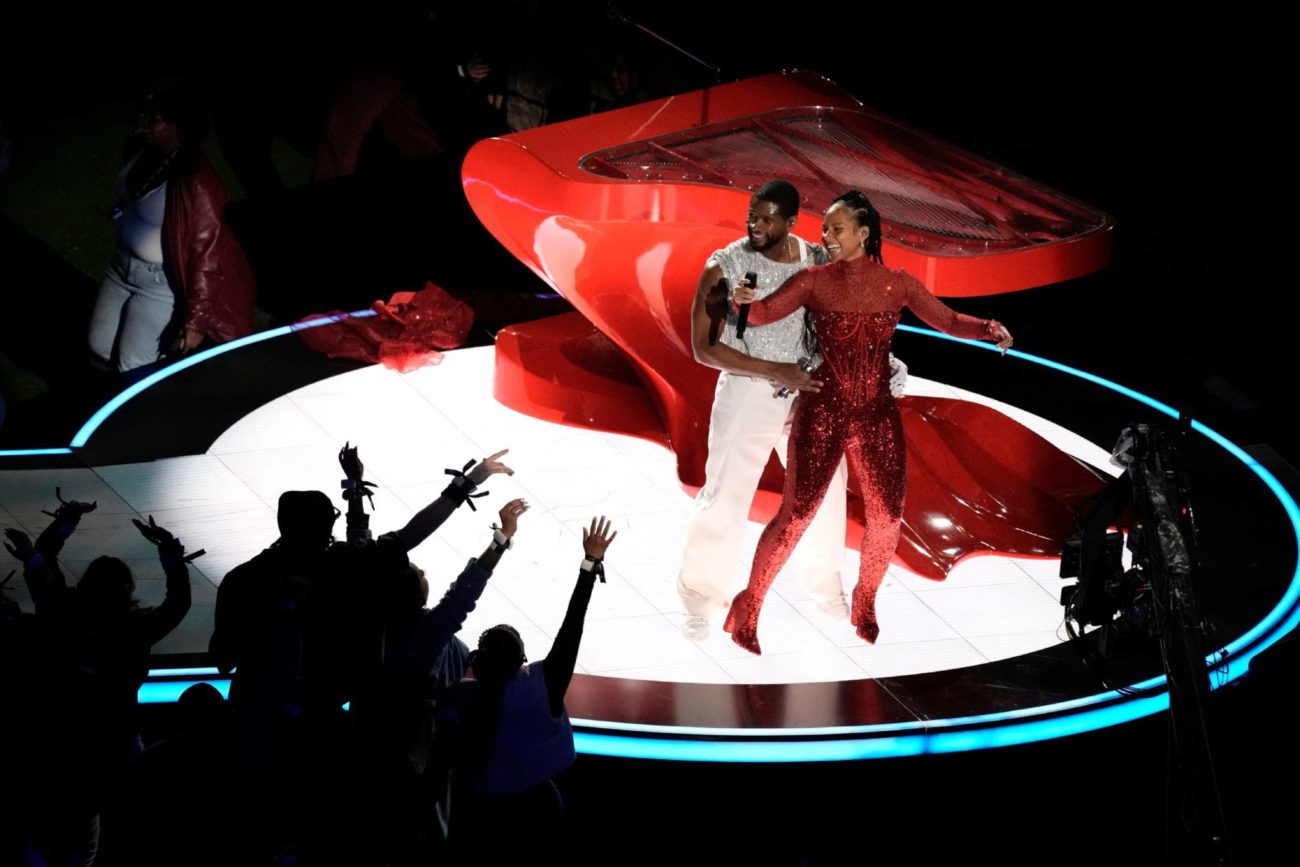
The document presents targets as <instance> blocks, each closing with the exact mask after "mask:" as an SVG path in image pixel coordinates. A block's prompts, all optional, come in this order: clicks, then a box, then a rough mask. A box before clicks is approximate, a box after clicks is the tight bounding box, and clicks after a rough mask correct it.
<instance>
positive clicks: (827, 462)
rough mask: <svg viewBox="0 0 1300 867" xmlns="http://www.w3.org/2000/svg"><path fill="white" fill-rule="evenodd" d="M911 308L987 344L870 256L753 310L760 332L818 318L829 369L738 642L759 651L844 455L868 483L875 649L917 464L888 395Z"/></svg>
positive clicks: (738, 615)
mask: <svg viewBox="0 0 1300 867" xmlns="http://www.w3.org/2000/svg"><path fill="white" fill-rule="evenodd" d="M904 306H906V307H908V308H910V309H911V310H912V312H913V313H915V314H916V315H917V316H919V317H920V318H921V319H922V320H924V321H925V322H926V323H928V324H929V325H931V326H933V327H934V328H937V329H938V330H940V331H943V332H945V333H947V334H952V335H955V336H957V337H966V338H987V337H989V323H988V322H987V321H986V320H984V319H976V318H974V317H971V316H964V315H962V314H959V313H957V312H955V311H954V310H952V309H950V308H949V307H947V306H945V305H944V304H943V303H942V302H940V301H939V300H938V299H937V298H935V297H934V296H933V295H931V294H930V292H929V290H928V289H926V288H925V286H924V285H923V284H922V283H921V282H920V281H919V280H917V279H916V278H915V277H912V276H911V275H910V274H907V273H906V272H903V271H891V270H890V269H888V268H886V267H885V266H884V265H881V264H879V263H877V262H874V261H872V260H871V259H869V258H868V257H867V256H865V255H863V256H859V257H858V258H856V259H852V260H844V261H840V262H832V263H831V264H829V265H824V266H820V267H814V268H810V269H808V270H806V271H803V272H801V273H799V274H796V275H795V276H793V277H791V278H790V279H789V280H788V281H786V283H785V285H784V286H782V287H781V288H780V289H778V290H777V291H776V292H774V293H772V294H771V295H769V296H768V297H767V298H765V299H763V300H762V301H755V302H753V304H752V305H751V306H750V311H749V321H750V322H751V323H753V324H755V325H762V324H766V323H768V322H774V321H776V320H778V319H781V318H783V317H785V316H788V315H790V314H791V313H793V312H794V311H795V310H798V309H799V308H800V307H808V308H810V309H811V310H812V316H813V322H814V324H815V325H816V328H817V337H818V342H819V347H820V352H821V354H822V357H823V359H825V364H823V365H822V367H821V368H820V369H819V370H818V371H817V373H816V376H817V378H818V379H820V380H822V381H823V382H824V383H825V384H824V385H823V386H822V388H821V391H819V392H816V393H812V392H804V393H802V394H800V395H799V397H798V403H797V404H796V405H795V410H794V420H793V423H792V429H791V432H790V446H789V454H788V456H787V463H786V475H785V493H784V495H783V498H782V501H781V509H780V511H779V512H777V515H776V517H775V518H773V519H772V521H771V523H769V524H768V525H767V527H766V528H765V529H764V530H763V535H762V536H761V537H760V538H759V541H758V550H757V551H756V552H755V554H754V565H753V567H752V569H751V570H750V573H749V586H748V587H746V588H745V589H744V590H742V591H740V593H738V594H737V595H736V598H735V600H734V601H733V602H732V604H731V611H730V613H729V614H728V616H727V622H726V625H725V626H724V629H726V630H727V631H728V632H731V633H733V635H732V638H733V640H734V641H735V642H736V643H737V644H739V645H740V646H741V647H744V648H745V649H746V650H749V651H750V652H751V653H760V652H761V651H760V648H759V644H758V614H759V611H760V610H761V608H762V605H763V598H764V596H766V594H767V591H768V588H770V587H771V586H772V582H773V581H774V580H775V579H776V576H777V573H778V572H780V571H781V567H782V566H784V565H785V562H786V560H787V559H789V557H790V552H791V551H792V550H793V549H794V546H795V543H797V542H798V541H799V537H800V536H801V535H803V531H804V528H805V527H807V526H808V522H809V521H810V520H811V519H812V516H813V514H814V513H815V512H816V511H817V506H818V505H819V504H820V503H821V501H822V498H823V497H824V496H825V494H826V488H827V486H828V485H829V484H830V480H831V478H832V476H833V475H834V474H835V469H836V466H837V465H838V464H839V460H840V455H842V454H846V455H847V457H848V461H849V465H850V466H851V467H852V468H853V471H854V472H855V473H856V474H857V477H858V480H859V482H860V483H861V485H862V501H863V505H864V508H865V513H866V514H865V521H864V523H865V525H866V532H865V533H864V534H863V536H862V563H861V567H860V569H859V572H858V583H857V586H856V587H854V589H853V609H852V616H851V619H852V621H853V624H854V626H856V627H857V631H858V635H860V636H861V637H862V638H864V639H865V640H867V641H869V642H873V643H874V642H875V640H876V636H877V635H878V634H879V632H880V629H879V627H878V626H877V624H876V590H877V589H878V588H879V587H880V582H881V580H883V578H884V577H885V569H886V568H887V567H888V566H889V562H890V560H891V559H892V558H893V556H894V549H895V548H897V547H898V535H899V528H900V525H901V520H902V515H903V494H904V490H905V488H906V479H905V476H906V469H907V457H906V451H905V446H904V440H903V422H902V419H901V418H900V416H899V414H898V403H897V401H896V400H895V399H894V398H893V397H892V396H891V395H890V393H889V350H890V343H891V341H892V339H893V336H894V328H895V327H896V326H897V325H898V317H899V313H900V312H901V310H902V308H903V307H904Z"/></svg>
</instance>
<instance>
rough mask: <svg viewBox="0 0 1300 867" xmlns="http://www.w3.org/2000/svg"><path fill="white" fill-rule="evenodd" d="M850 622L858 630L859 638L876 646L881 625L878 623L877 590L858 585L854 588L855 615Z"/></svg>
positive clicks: (851, 616) (850, 618)
mask: <svg viewBox="0 0 1300 867" xmlns="http://www.w3.org/2000/svg"><path fill="white" fill-rule="evenodd" d="M849 620H850V622H852V623H853V625H854V626H855V627H857V630H858V637H859V638H861V639H862V640H863V641H865V642H867V643H868V644H875V643H876V639H877V638H878V637H879V636H880V625H879V624H878V623H876V588H874V587H870V588H869V587H867V586H865V585H863V584H857V585H855V586H854V588H853V613H852V614H850V615H849Z"/></svg>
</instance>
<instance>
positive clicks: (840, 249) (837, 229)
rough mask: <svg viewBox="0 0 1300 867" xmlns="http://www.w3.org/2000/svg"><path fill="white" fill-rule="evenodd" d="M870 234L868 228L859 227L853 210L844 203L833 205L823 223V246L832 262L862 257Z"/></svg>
mask: <svg viewBox="0 0 1300 867" xmlns="http://www.w3.org/2000/svg"><path fill="white" fill-rule="evenodd" d="M869 234H870V231H869V230H868V229H867V227H866V226H859V225H858V221H857V219H856V217H854V214H853V209H852V208H850V207H849V206H848V205H846V204H844V203H843V202H837V203H836V204H834V205H832V206H831V209H830V210H829V211H827V212H826V218H825V219H824V220H823V221H822V244H824V245H825V246H826V252H827V253H829V254H830V257H831V261H832V262H838V261H840V260H841V259H856V258H858V257H859V256H861V255H862V253H863V244H864V243H866V240H867V236H868V235H869Z"/></svg>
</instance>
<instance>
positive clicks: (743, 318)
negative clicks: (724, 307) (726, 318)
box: [736, 271, 758, 340]
mask: <svg viewBox="0 0 1300 867" xmlns="http://www.w3.org/2000/svg"><path fill="white" fill-rule="evenodd" d="M745 280H747V281H748V282H749V288H750V289H757V288H758V274H756V273H754V272H753V271H746V272H745ZM748 324H749V305H748V304H741V305H740V313H738V314H737V315H736V339H737V340H744V339H745V326H746V325H748Z"/></svg>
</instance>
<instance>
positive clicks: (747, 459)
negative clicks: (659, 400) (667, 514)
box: [677, 372, 848, 617]
mask: <svg viewBox="0 0 1300 867" xmlns="http://www.w3.org/2000/svg"><path fill="white" fill-rule="evenodd" d="M772 391H773V388H772V385H771V383H769V382H767V381H766V380H763V379H752V378H750V377H747V376H732V375H730V374H728V373H726V372H723V373H722V374H721V375H719V376H718V388H717V391H716V393H715V394H714V397H713V412H712V414H711V415H710V417H709V457H708V460H707V462H706V463H705V465H704V487H703V488H701V489H700V493H699V495H698V496H696V498H695V507H694V509H693V511H692V512H691V523H690V526H689V527H688V528H687V530H686V548H685V551H684V552H683V555H682V570H681V573H680V574H679V575H678V578H677V592H678V594H680V595H681V597H682V605H683V606H684V607H685V609H686V613H687V614H692V615H699V616H702V617H709V616H712V615H713V614H716V613H717V612H719V611H723V610H725V609H726V608H728V607H729V606H730V605H731V600H732V598H733V597H734V596H735V595H736V593H737V592H738V591H739V590H740V588H741V587H742V586H744V583H745V579H744V578H743V577H740V576H739V575H738V573H739V570H738V569H737V566H738V565H739V564H738V563H737V559H738V557H739V555H740V543H741V540H742V538H743V537H744V534H745V523H746V521H747V520H748V519H749V508H750V506H751V505H752V503H753V501H754V493H755V492H756V491H757V490H758V481H759V478H760V477H761V476H762V475H763V468H764V467H766V466H767V460H768V457H769V456H771V454H772V449H774V448H775V449H776V450H777V455H778V456H779V457H780V458H781V462H782V464H784V463H785V459H786V449H787V444H788V441H789V417H790V412H791V406H792V405H793V404H794V400H793V399H791V398H774V397H773V396H772ZM847 482H848V469H847V465H846V462H845V461H844V459H842V458H841V459H840V465H839V468H838V469H837V470H836V472H835V478H834V479H832V481H831V485H830V488H829V489H828V490H827V492H826V498H825V499H824V500H823V501H822V504H821V506H820V507H819V508H818V510H817V514H816V515H815V516H814V517H813V519H812V523H811V524H809V525H808V529H807V531H805V532H804V535H803V538H802V539H801V540H800V541H799V544H798V546H797V547H796V548H795V550H794V555H793V561H792V562H793V563H794V566H795V568H796V569H797V570H798V572H799V577H800V580H801V582H802V583H803V586H804V589H805V590H806V591H807V592H808V595H809V596H811V597H812V598H813V599H815V600H816V601H818V602H824V601H826V600H828V599H833V598H835V597H836V596H838V595H839V594H841V593H843V592H844V589H843V584H842V582H841V580H840V567H841V565H842V564H843V562H844V532H845V511H846V509H845V497H846V493H845V486H846V485H847ZM745 574H748V568H746V570H745Z"/></svg>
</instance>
